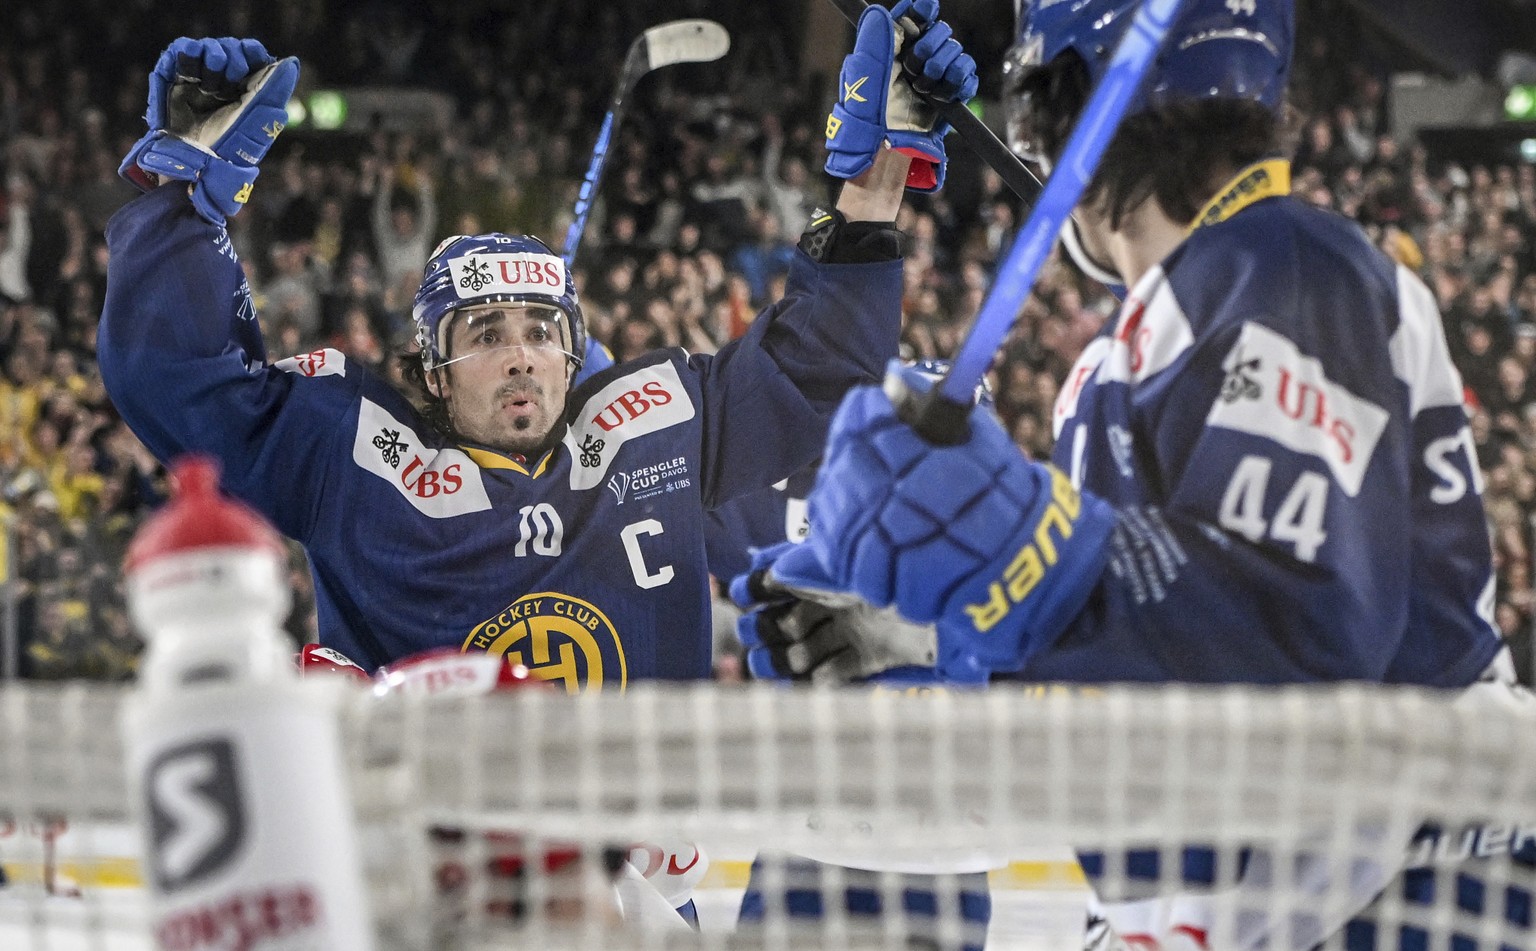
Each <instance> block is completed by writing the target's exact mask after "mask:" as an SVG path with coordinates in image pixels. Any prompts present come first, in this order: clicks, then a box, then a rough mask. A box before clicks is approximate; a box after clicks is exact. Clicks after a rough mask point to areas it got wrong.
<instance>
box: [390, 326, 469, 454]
mask: <svg viewBox="0 0 1536 951" xmlns="http://www.w3.org/2000/svg"><path fill="white" fill-rule="evenodd" d="M395 360H396V361H398V363H399V367H400V377H401V379H403V380H404V381H405V394H404V395H405V398H406V399H408V400H410V401H411V405H412V406H414V407H416V412H418V413H420V414H421V418H422V419H424V420H426V423H427V425H428V426H431V427H432V431H433V432H435V433H437V434H438V435H439V436H442V437H443V438H444V439H450V440H452V439H457V438H458V433H457V432H456V431H455V430H454V428H453V423H452V422H451V421H450V419H449V417H448V401H447V400H445V399H443V398H442V397H441V396H438V395H437V394H436V393H433V392H432V390H431V389H430V388H428V386H427V370H426V368H425V367H423V366H422V365H421V351H420V350H417V349H415V348H414V347H403V348H401V349H400V350H398V351H396V353H395Z"/></svg>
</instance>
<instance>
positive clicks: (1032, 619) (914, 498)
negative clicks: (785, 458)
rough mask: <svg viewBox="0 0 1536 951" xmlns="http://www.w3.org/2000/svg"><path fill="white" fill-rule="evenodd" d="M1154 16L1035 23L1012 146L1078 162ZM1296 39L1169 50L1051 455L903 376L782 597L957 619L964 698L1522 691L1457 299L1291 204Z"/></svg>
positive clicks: (823, 477) (1126, 168) (1071, 14)
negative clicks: (1332, 684) (1121, 689)
mask: <svg viewBox="0 0 1536 951" xmlns="http://www.w3.org/2000/svg"><path fill="white" fill-rule="evenodd" d="M1134 9H1135V4H1134V2H1132V0H1086V2H1080V3H1071V4H1068V3H1050V2H1033V3H1026V4H1024V5H1023V7H1022V10H1021V17H1020V31H1019V36H1018V44H1017V46H1016V47H1015V48H1014V50H1013V51H1012V52H1011V54H1010V57H1009V62H1008V69H1007V73H1008V84H1009V94H1008V95H1009V107H1010V110H1011V112H1012V116H1011V122H1010V138H1011V139H1012V144H1013V146H1014V148H1015V150H1016V151H1018V152H1019V153H1020V154H1021V155H1023V156H1025V157H1027V158H1030V159H1033V160H1036V161H1038V162H1040V164H1042V165H1044V166H1046V167H1047V168H1048V167H1049V165H1050V162H1051V161H1052V160H1053V159H1054V158H1055V157H1057V156H1058V155H1059V154H1060V152H1061V150H1062V148H1063V147H1064V145H1065V142H1066V138H1067V135H1068V133H1069V132H1070V130H1071V128H1072V126H1073V124H1074V122H1075V120H1076V119H1077V117H1078V115H1079V113H1080V111H1081V110H1082V108H1083V106H1084V104H1085V103H1086V101H1087V97H1088V95H1089V93H1090V91H1091V89H1092V86H1093V83H1094V82H1095V81H1097V80H1098V79H1099V78H1100V77H1101V76H1102V75H1103V73H1104V69H1105V66H1106V63H1107V62H1108V60H1109V57H1110V55H1111V54H1112V52H1113V51H1114V49H1115V46H1116V43H1117V41H1118V39H1119V37H1120V35H1121V34H1122V33H1123V31H1124V30H1125V27H1126V24H1127V23H1128V22H1129V21H1130V19H1131V14H1132V13H1133V12H1134ZM1293 19H1294V17H1293V10H1292V7H1291V4H1290V3H1289V2H1288V0H1260V2H1258V3H1242V4H1238V3H1231V2H1227V0H1190V2H1188V3H1187V4H1186V6H1185V8H1184V12H1183V13H1182V14H1181V16H1180V18H1179V20H1178V22H1177V23H1176V24H1175V25H1174V26H1173V28H1172V30H1171V32H1170V34H1169V37H1168V39H1167V41H1166V42H1165V43H1164V44H1163V47H1162V52H1161V53H1160V54H1159V55H1158V57H1157V59H1156V60H1155V61H1154V63H1153V65H1152V67H1151V71H1150V74H1149V75H1148V77H1147V79H1146V80H1145V83H1144V85H1143V86H1142V88H1141V90H1140V92H1139V95H1138V97H1137V99H1136V100H1134V101H1133V103H1132V106H1131V108H1130V110H1129V111H1128V113H1127V115H1128V117H1127V118H1126V119H1125V121H1124V122H1123V124H1122V125H1121V127H1120V128H1119V131H1118V132H1117V134H1116V136H1115V138H1114V140H1113V141H1112V143H1111V144H1110V146H1109V149H1108V151H1107V152H1106V154H1105V156H1104V159H1103V161H1102V162H1101V164H1100V166H1099V168H1098V170H1097V171H1096V173H1095V174H1094V176H1093V178H1092V180H1091V182H1090V184H1089V186H1088V190H1087V192H1086V193H1085V196H1084V198H1083V200H1082V202H1081V203H1080V205H1079V206H1078V208H1077V209H1076V211H1075V216H1074V217H1075V221H1074V222H1072V223H1069V224H1068V226H1067V228H1066V229H1065V230H1064V233H1063V238H1064V244H1065V246H1066V247H1067V249H1068V252H1069V253H1070V254H1071V255H1072V256H1073V258H1074V259H1075V260H1076V261H1077V262H1078V263H1079V264H1080V265H1081V266H1082V267H1083V268H1084V270H1086V271H1087V272H1088V273H1089V274H1091V275H1093V276H1095V277H1097V278H1098V279H1100V280H1103V281H1105V282H1106V283H1113V284H1118V285H1123V286H1125V287H1128V288H1129V289H1130V290H1129V295H1128V297H1127V298H1126V299H1125V301H1124V303H1123V304H1122V306H1121V308H1120V310H1119V312H1118V314H1117V315H1116V316H1115V317H1114V318H1113V319H1112V320H1110V321H1109V322H1108V323H1107V325H1106V327H1105V329H1104V331H1103V333H1102V335H1101V336H1099V337H1098V339H1096V340H1095V341H1093V343H1092V344H1091V345H1090V346H1089V347H1088V348H1087V349H1086V350H1085V351H1084V353H1083V355H1082V357H1081V358H1080V359H1079V361H1078V363H1077V365H1076V366H1075V367H1074V368H1073V369H1072V371H1071V373H1070V374H1069V376H1068V378H1067V379H1066V380H1065V381H1064V383H1063V385H1062V387H1061V391H1060V397H1059V399H1058V402H1057V404H1056V407H1055V411H1054V426H1055V431H1056V436H1057V440H1056V448H1055V452H1054V458H1053V462H1052V463H1049V464H1048V463H1045V462H1038V461H1032V460H1028V459H1025V458H1024V457H1023V455H1021V454H1020V453H1019V452H1018V450H1017V449H1016V448H1015V447H1014V446H1012V445H1011V444H1010V442H1009V440H1008V439H1007V437H1006V434H1005V433H1004V432H1003V431H1002V429H1001V428H1000V427H999V426H997V425H996V424H995V423H994V422H993V421H991V420H989V419H987V418H986V416H985V415H984V414H979V413H974V412H973V413H972V414H971V415H970V417H969V420H968V434H967V435H966V438H964V439H963V440H962V441H961V442H960V444H958V445H955V446H944V447H941V446H936V445H932V444H930V443H928V442H926V441H924V440H923V439H922V438H920V437H919V436H918V435H917V434H916V433H915V432H913V431H912V430H911V429H910V428H909V427H908V426H907V424H906V423H904V422H903V421H902V418H901V416H900V414H899V413H898V410H897V408H896V407H897V406H898V405H901V404H902V403H903V402H905V401H906V400H907V399H909V398H910V392H911V391H912V390H913V389H916V388H920V387H921V386H922V385H923V384H922V382H921V381H917V380H915V379H914V378H912V377H911V376H910V375H907V374H902V373H900V372H899V371H893V372H892V373H891V375H890V376H888V378H887V381H886V386H885V388H884V389H883V390H882V389H879V388H873V387H868V388H860V389H858V390H855V391H854V392H853V393H852V394H851V395H850V396H849V397H848V398H847V399H846V400H845V401H844V404H843V406H842V407H841V408H840V410H839V412H838V414H837V417H836V418H835V420H834V423H833V430H832V435H831V437H830V441H829V444H828V448H827V451H826V454H825V457H824V458H825V461H824V464H823V468H822V471H821V474H820V476H819V477H818V480H817V484H816V487H815V489H814V490H813V492H812V495H811V498H810V521H811V530H810V535H809V538H808V540H807V543H806V544H804V545H802V546H798V547H797V548H796V549H794V550H792V551H789V552H788V553H786V554H784V555H783V556H782V557H781V558H780V559H779V560H778V561H777V562H776V563H775V564H774V565H773V566H772V567H771V568H770V569H769V572H770V576H771V577H772V578H773V579H775V581H776V582H777V583H778V584H780V585H783V586H790V587H793V588H795V589H797V590H799V591H801V592H814V591H817V590H827V591H835V592H849V591H851V592H855V593H857V594H859V595H860V596H862V597H863V598H864V599H866V600H867V601H868V602H870V603H871V604H873V605H876V606H885V605H894V606H895V607H896V608H897V609H898V610H899V611H900V612H901V613H902V614H903V615H904V616H906V617H908V618H910V619H912V620H914V621H919V622H936V623H937V626H938V645H937V646H938V655H939V656H938V661H937V665H936V666H937V668H938V670H939V671H940V673H941V674H943V675H944V676H946V677H948V678H950V679H953V680H957V681H963V682H969V683H981V682H985V681H987V680H988V679H989V678H998V677H1008V678H1021V679H1029V680H1056V681H1069V682H1105V681H1149V682H1159V681H1170V680H1179V681H1195V682H1225V683H1255V684H1272V683H1287V682H1315V681H1335V680H1365V681H1375V682H1384V683H1403V684H1419V685H1426V686H1433V687H1446V688H1458V687H1465V686H1467V685H1469V684H1473V683H1475V682H1478V681H1480V680H1490V681H1497V680H1501V679H1503V678H1505V677H1506V676H1507V655H1506V654H1503V653H1502V652H1501V644H1500V640H1499V637H1498V635H1497V633H1496V631H1495V629H1494V627H1493V625H1492V623H1491V613H1492V612H1491V608H1492V598H1493V585H1494V580H1493V572H1492V567H1491V558H1490V550H1489V543H1488V535H1487V529H1486V527H1485V521H1484V515H1483V509H1482V498H1481V490H1482V482H1481V477H1480V475H1479V473H1478V469H1477V463H1476V459H1475V456H1474V454H1473V446H1472V440H1471V435H1470V432H1469V430H1468V428H1467V420H1466V416H1465V413H1464V411H1463V408H1462V403H1461V392H1462V389H1461V383H1460V379H1459V377H1458V375H1457V372H1456V370H1455V369H1454V367H1453V366H1452V364H1451V361H1450V359H1449V357H1448V354H1447V349H1446V343H1445V339H1444V335H1443V332H1442V330H1441V324H1440V319H1439V315H1438V313H1437V311H1436V307H1435V302H1434V298H1433V295H1432V294H1431V293H1430V291H1429V290H1428V289H1427V288H1426V287H1425V286H1424V285H1423V284H1422V283H1421V282H1420V280H1419V279H1418V277H1417V276H1415V275H1414V274H1412V273H1411V272H1409V271H1408V270H1406V269H1404V268H1403V267H1400V266H1397V265H1395V264H1394V263H1393V262H1392V261H1390V260H1389V259H1388V258H1386V257H1385V256H1384V255H1382V254H1381V253H1380V252H1378V251H1377V250H1376V249H1375V248H1373V247H1372V246H1371V243H1370V242H1369V240H1368V239H1367V238H1366V236H1365V235H1364V233H1363V232H1362V231H1361V230H1360V229H1359V228H1358V227H1357V226H1356V225H1355V224H1353V223H1352V222H1349V221H1347V220H1345V219H1343V218H1340V217H1338V216H1336V215H1333V214H1331V213H1328V212H1325V211H1321V210H1318V209H1315V208H1312V207H1309V206H1307V205H1306V204H1305V203H1303V202H1300V201H1298V200H1296V199H1293V198H1291V197H1290V195H1289V191H1290V188H1289V172H1290V169H1289V165H1288V163H1287V162H1286V161H1285V159H1284V158H1283V157H1282V151H1281V142H1280V132H1281V115H1280V114H1281V109H1282V103H1283V98H1284V91H1285V85H1286V80H1287V77H1288V75H1289V68H1290V56H1291V49H1292V44H1293V30H1294V23H1293ZM782 633H784V635H785V636H786V637H788V636H792V635H793V634H794V632H782ZM821 635H822V636H823V637H825V636H826V631H825V630H823V631H822V632H821ZM847 636H848V637H858V636H859V632H858V630H857V628H856V627H854V626H852V625H850V626H849V627H848V629H847ZM792 646H793V645H790V644H781V645H778V646H777V653H778V655H779V656H790V648H791V647H792ZM782 673H785V674H786V675H795V676H801V677H804V676H807V673H806V672H803V671H790V670H786V671H782ZM1319 937H1321V936H1319Z"/></svg>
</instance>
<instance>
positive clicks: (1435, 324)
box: [1388, 265, 1462, 416]
mask: <svg viewBox="0 0 1536 951" xmlns="http://www.w3.org/2000/svg"><path fill="white" fill-rule="evenodd" d="M1397 314H1398V323H1397V332H1396V333H1394V334H1393V335H1392V340H1391V342H1390V343H1389V344H1388V349H1389V351H1390V352H1391V354H1392V373H1393V375H1395V376H1396V377H1397V378H1398V379H1399V380H1402V381H1403V382H1404V383H1405V384H1407V386H1408V406H1409V412H1410V414H1411V415H1412V416H1418V415H1419V412H1420V411H1421V410H1425V409H1430V408H1433V407H1436V406H1460V405H1461V404H1462V388H1461V374H1460V373H1458V372H1457V371H1456V367H1455V365H1454V364H1452V363H1451V355H1450V351H1449V350H1448V349H1447V348H1446V344H1445V328H1444V327H1443V326H1442V325H1441V323H1440V308H1439V307H1438V306H1437V305H1436V304H1435V295H1434V293H1433V292H1431V291H1430V289H1429V288H1428V287H1426V286H1424V282H1423V281H1421V280H1419V278H1418V276H1417V275H1415V274H1414V273H1413V272H1412V271H1410V270H1408V269H1407V268H1405V267H1403V266H1402V265H1398V267H1397Z"/></svg>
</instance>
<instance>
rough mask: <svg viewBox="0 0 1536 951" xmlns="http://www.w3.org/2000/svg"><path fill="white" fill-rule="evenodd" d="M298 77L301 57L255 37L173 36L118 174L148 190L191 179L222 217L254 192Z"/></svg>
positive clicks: (198, 200) (201, 204)
mask: <svg viewBox="0 0 1536 951" xmlns="http://www.w3.org/2000/svg"><path fill="white" fill-rule="evenodd" d="M298 77H299V61H298V60H297V59H295V58H293V57H289V58H287V59H284V60H276V59H274V58H273V57H272V56H271V54H269V53H268V52H267V51H266V49H265V48H264V47H263V46H262V45H261V43H259V42H257V41H256V40H237V39H233V38H228V37H226V38H223V39H202V40H194V39H189V38H187V37H181V38H179V39H177V40H175V41H174V42H172V43H171V45H170V46H168V47H166V49H165V51H164V52H163V53H161V54H160V59H159V60H158V61H157V62H156V63H155V68H154V71H153V72H151V73H150V76H149V105H148V108H147V109H146V111H145V114H144V121H145V122H146V123H147V124H148V126H149V132H148V133H146V134H145V135H144V136H143V138H141V139H139V141H138V142H136V143H134V146H133V148H132V149H130V150H129V152H128V155H127V156H126V157H124V159H123V162H122V164H121V165H120V166H119V167H118V174H119V175H121V176H122V177H123V178H125V179H127V180H128V181H129V182H132V183H133V184H134V185H136V186H137V187H138V188H140V189H141V190H145V191H147V190H149V189H150V188H153V187H155V186H156V185H158V184H159V181H160V180H161V179H174V180H177V181H185V182H190V183H192V189H191V193H192V204H193V207H195V208H196V209H197V212H198V214H200V215H202V216H203V217H204V218H206V219H207V220H208V221H210V222H212V223H214V224H218V225H222V224H223V223H224V220H225V218H226V217H227V216H229V215H233V214H236V213H237V212H238V211H239V210H240V209H241V207H243V206H244V205H245V202H246V201H247V200H248V199H249V198H250V193H251V186H252V184H253V183H254V182H255V180H256V176H257V174H259V169H258V168H257V165H258V164H259V163H260V162H261V160H262V158H263V157H265V156H266V154H267V151H268V149H270V148H271V147H272V143H273V141H274V140H275V139H276V138H277V136H278V134H279V133H280V132H282V130H283V127H284V126H285V125H286V124H287V122H288V113H287V111H286V108H285V106H286V105H287V102H288V99H289V97H290V96H291V95H292V94H293V88H294V86H295V85H296V84H297V82H298Z"/></svg>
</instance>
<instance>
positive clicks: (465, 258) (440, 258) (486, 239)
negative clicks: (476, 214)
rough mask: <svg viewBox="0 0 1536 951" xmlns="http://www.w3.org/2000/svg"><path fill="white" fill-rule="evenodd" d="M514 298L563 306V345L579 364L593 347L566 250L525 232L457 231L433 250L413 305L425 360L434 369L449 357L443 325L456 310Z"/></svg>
mask: <svg viewBox="0 0 1536 951" xmlns="http://www.w3.org/2000/svg"><path fill="white" fill-rule="evenodd" d="M514 302H515V303H529V304H543V305H545V306H547V307H553V308H554V309H555V310H557V311H559V312H560V315H561V317H562V319H561V321H560V322H561V323H562V324H563V325H564V336H565V339H564V340H563V341H562V344H563V346H562V349H564V350H565V352H566V356H567V358H568V359H569V360H570V361H571V363H572V365H573V366H574V367H575V368H576V369H578V370H579V369H580V368H581V364H582V360H583V357H584V355H585V354H586V352H587V325H586V321H585V320H584V319H583V318H582V315H581V304H580V303H579V302H578V301H577V299H576V282H575V280H574V279H573V278H572V276H571V273H570V269H569V268H567V267H566V266H565V261H564V260H562V259H561V257H560V255H558V254H556V253H555V252H553V251H551V250H550V249H549V246H548V245H546V244H545V243H544V242H542V241H540V240H539V239H538V238H535V237H533V236H532V235H525V234H479V235H455V236H453V237H451V238H448V239H446V240H445V241H443V243H441V244H439V245H438V246H437V250H435V251H433V252H432V257H431V258H430V259H428V261H427V267H426V271H425V273H424V274H423V275H422V279H421V286H420V287H418V288H417V289H416V299H415V301H414V302H413V303H412V305H411V320H412V321H413V322H414V323H415V324H416V343H417V345H418V346H420V347H421V363H422V366H423V367H424V368H425V369H426V370H427V371H428V372H431V371H432V370H434V369H436V368H437V367H439V366H441V365H443V364H444V363H445V362H446V360H445V358H444V354H443V351H442V347H443V345H444V344H445V343H446V341H445V340H444V339H443V337H442V329H443V326H444V325H445V323H446V322H447V320H448V318H449V317H451V316H452V315H453V313H454V312H455V311H457V310H459V309H460V308H463V307H475V306H479V305H482V304H503V303H514Z"/></svg>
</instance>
